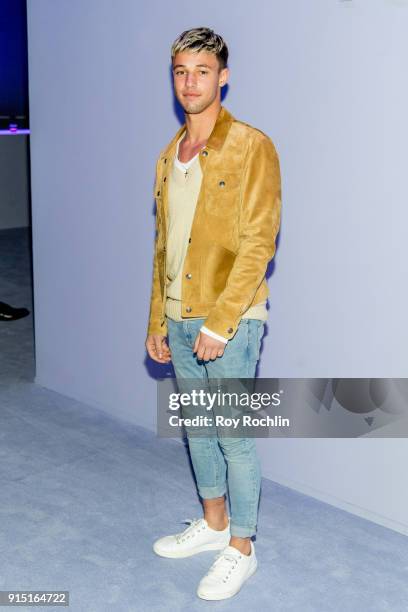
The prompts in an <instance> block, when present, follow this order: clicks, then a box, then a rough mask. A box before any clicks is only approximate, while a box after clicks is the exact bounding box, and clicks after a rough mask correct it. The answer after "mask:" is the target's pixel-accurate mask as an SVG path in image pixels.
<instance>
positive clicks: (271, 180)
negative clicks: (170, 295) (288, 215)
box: [203, 133, 281, 339]
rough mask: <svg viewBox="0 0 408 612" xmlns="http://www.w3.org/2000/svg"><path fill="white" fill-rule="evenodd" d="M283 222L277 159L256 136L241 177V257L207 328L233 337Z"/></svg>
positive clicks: (265, 141)
mask: <svg viewBox="0 0 408 612" xmlns="http://www.w3.org/2000/svg"><path fill="white" fill-rule="evenodd" d="M280 216H281V178H280V166H279V158H278V154H277V152H276V149H275V147H274V145H273V142H272V140H271V139H270V138H269V137H268V136H266V134H263V133H262V134H256V136H255V138H254V140H253V141H252V142H251V144H250V145H249V151H248V154H247V159H246V162H245V166H244V171H243V183H242V191H241V203H240V216H239V221H238V228H239V229H238V231H239V248H238V252H237V255H236V258H235V260H234V264H233V267H232V269H231V271H230V274H229V276H228V279H227V282H226V286H225V288H224V290H223V291H222V292H221V294H220V295H219V296H218V299H217V301H216V303H215V305H214V306H213V307H212V309H211V310H210V312H209V314H208V316H207V318H206V320H205V321H204V323H203V324H204V325H205V327H208V328H209V329H211V330H212V331H214V332H215V333H217V334H220V335H222V336H225V337H226V338H229V339H231V338H232V337H233V335H234V334H235V332H236V330H237V327H238V324H239V322H240V320H241V318H242V315H243V313H244V312H245V311H246V310H247V308H248V307H249V306H250V305H251V302H252V300H253V298H254V296H255V293H256V291H257V289H258V287H259V285H260V284H261V282H262V280H263V278H264V276H265V274H266V269H267V266H268V262H269V261H270V260H271V259H272V258H273V256H274V254H275V250H276V245H275V241H276V236H277V234H278V231H279V226H280Z"/></svg>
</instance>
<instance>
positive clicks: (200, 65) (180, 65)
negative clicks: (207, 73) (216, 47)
mask: <svg viewBox="0 0 408 612" xmlns="http://www.w3.org/2000/svg"><path fill="white" fill-rule="evenodd" d="M185 67H186V65H185V64H176V65H175V66H173V70H175V69H176V68H185ZM195 68H209V69H210V70H212V67H211V66H209V65H208V64H197V65H196V66H195Z"/></svg>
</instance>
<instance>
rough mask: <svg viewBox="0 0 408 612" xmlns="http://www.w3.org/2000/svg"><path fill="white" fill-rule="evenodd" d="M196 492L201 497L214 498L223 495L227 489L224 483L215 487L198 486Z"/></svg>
mask: <svg viewBox="0 0 408 612" xmlns="http://www.w3.org/2000/svg"><path fill="white" fill-rule="evenodd" d="M198 492H199V494H200V497H202V498H203V499H214V498H215V497H222V496H223V495H225V494H226V492H227V489H226V488H225V486H224V485H218V486H217V487H199V488H198Z"/></svg>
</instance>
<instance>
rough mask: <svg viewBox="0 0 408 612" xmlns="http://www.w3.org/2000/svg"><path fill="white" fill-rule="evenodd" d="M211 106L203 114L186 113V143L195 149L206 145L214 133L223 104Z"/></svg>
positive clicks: (218, 102) (218, 103)
mask: <svg viewBox="0 0 408 612" xmlns="http://www.w3.org/2000/svg"><path fill="white" fill-rule="evenodd" d="M216 102H217V104H211V105H210V106H208V107H207V108H206V109H205V110H204V111H203V112H201V113H196V114H194V113H184V117H185V122H186V133H185V136H184V141H185V142H186V143H188V144H189V145H190V146H192V147H194V146H197V145H200V144H205V143H206V142H207V140H208V138H209V137H210V134H211V132H212V131H213V128H214V125H215V122H216V121H217V117H218V114H219V112H220V110H221V103H220V101H219V100H216Z"/></svg>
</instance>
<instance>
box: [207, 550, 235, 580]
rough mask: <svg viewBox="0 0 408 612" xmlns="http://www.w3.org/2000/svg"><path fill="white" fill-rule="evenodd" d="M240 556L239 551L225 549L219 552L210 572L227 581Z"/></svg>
mask: <svg viewBox="0 0 408 612" xmlns="http://www.w3.org/2000/svg"><path fill="white" fill-rule="evenodd" d="M240 557H241V555H240V554H239V553H238V554H235V553H234V554H233V553H228V552H224V551H221V552H219V553H218V555H216V557H215V561H214V563H213V564H212V566H211V567H210V569H209V572H208V574H211V575H213V576H214V575H215V576H217V577H219V578H222V580H223V582H226V581H227V580H228V579H229V577H230V574H231V572H232V570H233V569H235V568H236V566H237V564H238V559H239V558H240ZM208 574H207V575H208Z"/></svg>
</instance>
